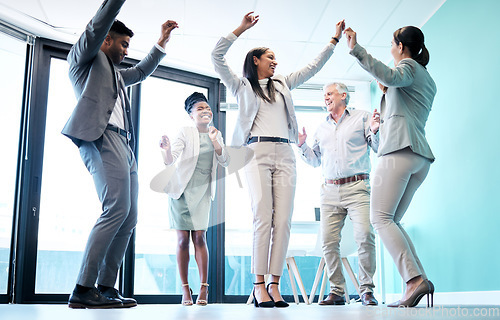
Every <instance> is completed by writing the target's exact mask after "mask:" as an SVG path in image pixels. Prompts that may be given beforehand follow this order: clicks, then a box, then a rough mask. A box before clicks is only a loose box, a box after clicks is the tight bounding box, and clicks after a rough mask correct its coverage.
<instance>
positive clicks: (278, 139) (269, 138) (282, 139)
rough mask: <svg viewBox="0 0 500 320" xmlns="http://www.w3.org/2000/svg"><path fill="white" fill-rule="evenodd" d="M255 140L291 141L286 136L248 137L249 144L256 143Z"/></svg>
mask: <svg viewBox="0 0 500 320" xmlns="http://www.w3.org/2000/svg"><path fill="white" fill-rule="evenodd" d="M254 142H281V143H290V140H288V139H285V138H278V137H261V136H259V137H251V138H250V139H248V144H250V143H254Z"/></svg>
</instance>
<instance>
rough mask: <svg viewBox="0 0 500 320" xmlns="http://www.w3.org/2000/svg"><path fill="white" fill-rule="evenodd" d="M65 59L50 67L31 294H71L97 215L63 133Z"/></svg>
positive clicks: (67, 100)
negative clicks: (35, 255)
mask: <svg viewBox="0 0 500 320" xmlns="http://www.w3.org/2000/svg"><path fill="white" fill-rule="evenodd" d="M68 68H69V65H68V63H67V62H66V61H65V60H61V59H57V58H52V60H51V65H50V80H49V94H48V102H47V119H46V127H45V145H44V156H43V173H42V177H43V178H42V186H41V195H40V212H39V214H40V220H39V231H38V252H37V263H36V283H35V293H70V292H71V291H72V290H73V288H74V286H75V281H76V277H77V275H78V271H79V269H80V263H81V259H82V255H83V250H84V249H85V244H86V243H87V237H88V235H89V233H90V230H91V229H92V227H93V226H94V224H95V222H96V220H97V218H98V217H99V216H100V214H101V204H100V202H99V199H98V198H97V194H96V191H95V188H94V182H93V180H92V176H91V175H90V174H89V172H88V171H87V169H86V168H85V165H84V164H83V162H82V160H81V158H80V153H79V151H78V148H77V147H76V145H74V144H73V142H72V141H71V140H70V139H68V138H67V137H65V136H64V135H62V134H61V130H62V128H63V127H64V125H65V123H66V121H67V120H68V118H69V116H70V115H71V112H72V111H73V109H74V107H75V105H76V98H75V94H74V91H73V88H72V86H71V82H70V80H69V78H68Z"/></svg>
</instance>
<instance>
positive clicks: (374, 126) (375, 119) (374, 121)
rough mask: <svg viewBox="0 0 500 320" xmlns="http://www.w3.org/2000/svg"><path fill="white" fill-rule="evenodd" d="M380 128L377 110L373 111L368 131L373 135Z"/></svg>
mask: <svg viewBox="0 0 500 320" xmlns="http://www.w3.org/2000/svg"><path fill="white" fill-rule="evenodd" d="M379 128H380V112H378V111H377V109H375V110H373V114H372V118H371V120H370V130H371V131H372V132H373V133H375V134H376V133H377V132H378V129H379Z"/></svg>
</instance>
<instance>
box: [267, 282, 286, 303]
mask: <svg viewBox="0 0 500 320" xmlns="http://www.w3.org/2000/svg"><path fill="white" fill-rule="evenodd" d="M272 284H275V285H277V286H279V285H280V284H279V283H278V282H269V283H268V284H267V288H266V290H267V294H269V297H270V298H271V301H272V302H274V306H275V307H276V308H287V307H288V306H289V304H288V303H287V302H286V301H285V300H280V301H274V299H273V296H272V295H271V293H270V292H269V286H270V285H272Z"/></svg>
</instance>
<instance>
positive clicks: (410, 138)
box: [350, 44, 437, 161]
mask: <svg viewBox="0 0 500 320" xmlns="http://www.w3.org/2000/svg"><path fill="white" fill-rule="evenodd" d="M350 53H351V55H353V56H354V57H356V58H357V59H358V62H359V64H360V65H361V67H362V68H363V69H365V70H366V71H368V72H369V73H370V74H371V75H373V76H374V77H375V79H377V80H378V81H379V82H380V83H382V84H383V85H385V86H387V87H388V89H387V92H386V94H385V95H384V96H383V97H382V102H381V106H380V145H379V148H378V155H379V156H383V155H385V154H388V153H391V152H394V151H397V150H401V149H404V148H406V147H410V148H411V150H412V151H413V152H415V153H417V154H419V155H421V156H423V157H425V158H428V159H429V160H431V161H434V159H435V158H434V155H433V154H432V151H431V148H430V147H429V144H428V143H427V139H426V138H425V123H426V122H427V118H428V117H429V113H430V111H431V108H432V102H433V101H434V96H435V95H436V91H437V90H436V84H435V83H434V80H432V78H431V76H430V75H429V73H428V72H427V69H425V68H424V67H423V66H421V65H420V64H419V63H418V62H416V61H415V60H413V59H410V58H407V59H403V60H401V61H400V62H399V63H398V65H397V66H396V67H395V68H394V69H392V68H389V67H388V66H386V65H385V64H384V63H382V62H380V61H379V60H377V59H374V58H373V57H372V56H371V55H369V54H368V53H367V52H366V50H365V49H364V48H363V47H361V46H360V45H359V44H356V45H355V46H354V48H353V49H352V50H351V52H350Z"/></svg>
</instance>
